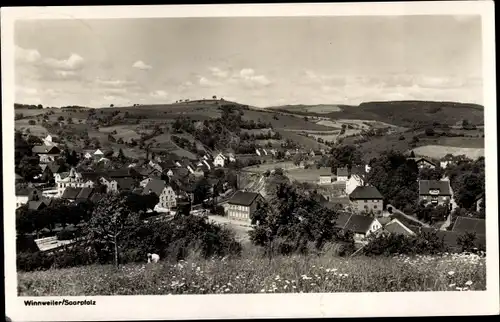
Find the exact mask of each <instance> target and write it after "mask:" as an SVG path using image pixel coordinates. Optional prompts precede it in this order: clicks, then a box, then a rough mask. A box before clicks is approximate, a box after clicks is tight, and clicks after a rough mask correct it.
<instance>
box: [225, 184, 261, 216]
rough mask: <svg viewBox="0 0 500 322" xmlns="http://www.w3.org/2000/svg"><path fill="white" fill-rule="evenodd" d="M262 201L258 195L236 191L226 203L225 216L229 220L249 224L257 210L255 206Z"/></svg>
mask: <svg viewBox="0 0 500 322" xmlns="http://www.w3.org/2000/svg"><path fill="white" fill-rule="evenodd" d="M263 201H264V198H263V197H262V195H261V194H259V193H255V192H247V191H237V192H236V193H235V194H234V195H233V197H232V198H231V199H230V200H229V201H228V202H227V206H226V213H227V216H228V218H229V219H234V220H240V221H247V222H250V220H251V215H252V214H253V213H254V212H255V210H256V209H257V205H258V204H259V202H263Z"/></svg>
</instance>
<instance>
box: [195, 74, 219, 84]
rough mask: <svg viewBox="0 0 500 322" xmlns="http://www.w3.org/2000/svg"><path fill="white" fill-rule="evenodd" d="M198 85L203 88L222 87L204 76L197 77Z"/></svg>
mask: <svg viewBox="0 0 500 322" xmlns="http://www.w3.org/2000/svg"><path fill="white" fill-rule="evenodd" d="M198 83H199V84H200V85H201V86H203V87H217V86H220V85H222V84H221V83H220V82H217V81H214V80H210V79H208V78H206V77H204V76H200V77H199V80H198Z"/></svg>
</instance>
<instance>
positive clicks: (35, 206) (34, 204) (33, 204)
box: [28, 200, 47, 210]
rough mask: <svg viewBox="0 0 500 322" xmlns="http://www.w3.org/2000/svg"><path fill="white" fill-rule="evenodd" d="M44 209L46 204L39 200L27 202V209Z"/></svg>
mask: <svg viewBox="0 0 500 322" xmlns="http://www.w3.org/2000/svg"><path fill="white" fill-rule="evenodd" d="M45 207H47V204H46V203H45V202H43V201H41V200H39V201H29V202H28V209H30V210H40V209H42V208H45Z"/></svg>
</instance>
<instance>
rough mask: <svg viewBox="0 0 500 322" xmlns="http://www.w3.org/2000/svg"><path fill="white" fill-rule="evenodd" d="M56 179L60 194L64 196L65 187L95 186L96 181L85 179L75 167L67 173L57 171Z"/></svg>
mask: <svg viewBox="0 0 500 322" xmlns="http://www.w3.org/2000/svg"><path fill="white" fill-rule="evenodd" d="M55 181H56V185H57V191H58V194H57V195H58V196H62V194H63V192H64V189H66V188H68V187H72V188H85V187H90V188H92V187H94V182H93V181H92V180H87V179H84V178H83V176H82V174H81V173H79V172H77V171H76V170H75V168H71V170H70V171H69V173H68V174H67V175H66V174H64V173H61V174H59V173H56V174H55Z"/></svg>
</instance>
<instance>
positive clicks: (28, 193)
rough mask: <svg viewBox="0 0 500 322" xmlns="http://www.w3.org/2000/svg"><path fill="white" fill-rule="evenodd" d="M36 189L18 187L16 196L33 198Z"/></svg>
mask: <svg viewBox="0 0 500 322" xmlns="http://www.w3.org/2000/svg"><path fill="white" fill-rule="evenodd" d="M33 190H35V188H32V187H19V188H18V187H16V196H31V194H32V192H33Z"/></svg>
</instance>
